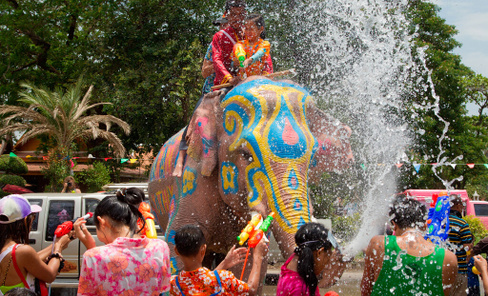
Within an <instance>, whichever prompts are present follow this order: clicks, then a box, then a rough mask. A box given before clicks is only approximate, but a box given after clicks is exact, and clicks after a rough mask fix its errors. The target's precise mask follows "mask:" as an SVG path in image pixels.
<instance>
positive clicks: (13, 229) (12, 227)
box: [0, 213, 36, 249]
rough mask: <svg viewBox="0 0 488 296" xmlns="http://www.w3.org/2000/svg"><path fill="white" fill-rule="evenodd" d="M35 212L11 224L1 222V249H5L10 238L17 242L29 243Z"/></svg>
mask: <svg viewBox="0 0 488 296" xmlns="http://www.w3.org/2000/svg"><path fill="white" fill-rule="evenodd" d="M35 215H36V214H35V213H32V214H30V215H29V216H27V217H25V218H24V219H20V220H17V221H15V222H13V223H9V224H0V249H3V247H4V246H5V243H6V242H7V240H8V239H11V240H13V241H14V242H16V243H17V244H29V232H30V229H31V226H32V222H33V221H34V217H35Z"/></svg>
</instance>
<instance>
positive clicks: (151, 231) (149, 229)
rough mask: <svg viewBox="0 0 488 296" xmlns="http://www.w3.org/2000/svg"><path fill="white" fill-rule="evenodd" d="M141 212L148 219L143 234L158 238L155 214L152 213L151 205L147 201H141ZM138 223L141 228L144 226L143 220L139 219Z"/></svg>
mask: <svg viewBox="0 0 488 296" xmlns="http://www.w3.org/2000/svg"><path fill="white" fill-rule="evenodd" d="M139 212H141V214H142V216H143V217H144V220H145V221H146V225H145V226H144V228H143V229H142V230H141V234H142V235H145V236H146V237H147V238H158V234H157V233H156V224H155V223H154V215H153V214H151V207H149V204H148V203H147V202H141V204H140V205H139ZM137 224H138V226H139V228H140V227H142V221H140V220H139V221H137Z"/></svg>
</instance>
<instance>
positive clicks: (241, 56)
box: [234, 43, 246, 68]
mask: <svg viewBox="0 0 488 296" xmlns="http://www.w3.org/2000/svg"><path fill="white" fill-rule="evenodd" d="M234 55H235V56H236V58H237V59H238V60H239V64H240V66H241V68H244V61H245V60H246V51H245V50H244V45H243V44H242V43H236V45H234Z"/></svg>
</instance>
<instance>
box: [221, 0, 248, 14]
mask: <svg viewBox="0 0 488 296" xmlns="http://www.w3.org/2000/svg"><path fill="white" fill-rule="evenodd" d="M232 7H244V8H246V7H247V5H246V0H227V1H226V2H225V13H227V12H229V11H230V9H231V8H232Z"/></svg>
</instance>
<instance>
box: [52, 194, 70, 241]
mask: <svg viewBox="0 0 488 296" xmlns="http://www.w3.org/2000/svg"><path fill="white" fill-rule="evenodd" d="M74 213H75V202H74V201H73V200H52V201H51V202H50V203H49V214H48V217H47V228H46V241H52V240H53V237H54V231H55V230H56V228H57V227H58V225H60V224H62V223H63V222H66V221H69V220H73V219H74Z"/></svg>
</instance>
